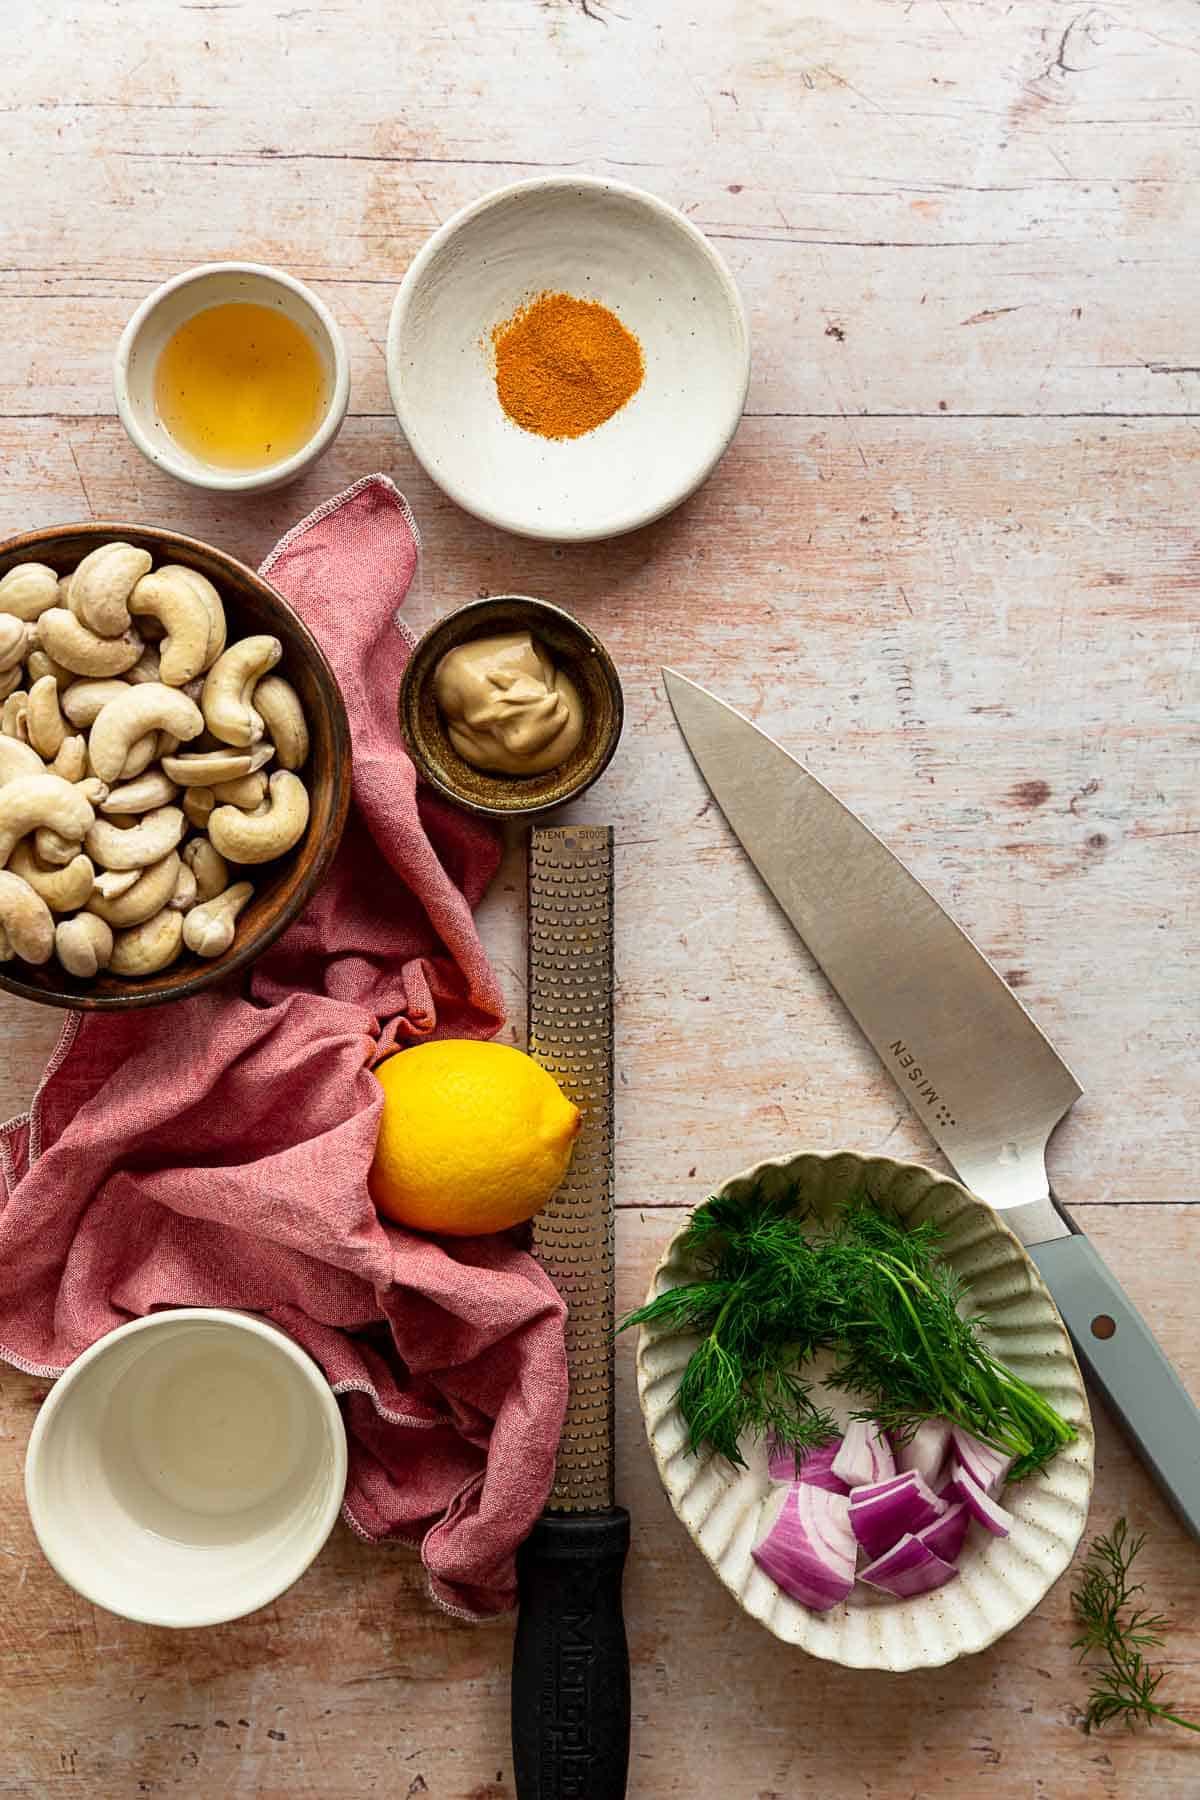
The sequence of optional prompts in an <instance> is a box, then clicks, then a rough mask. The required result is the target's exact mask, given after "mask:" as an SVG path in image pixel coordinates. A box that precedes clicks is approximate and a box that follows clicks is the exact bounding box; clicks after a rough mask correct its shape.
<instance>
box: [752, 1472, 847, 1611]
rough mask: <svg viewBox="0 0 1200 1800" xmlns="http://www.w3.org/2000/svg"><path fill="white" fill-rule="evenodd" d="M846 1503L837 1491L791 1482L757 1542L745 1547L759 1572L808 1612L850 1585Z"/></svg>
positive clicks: (833, 1602)
mask: <svg viewBox="0 0 1200 1800" xmlns="http://www.w3.org/2000/svg"><path fill="white" fill-rule="evenodd" d="M848 1509H849V1503H848V1501H846V1500H845V1499H844V1498H843V1497H842V1495H840V1494H831V1493H829V1492H827V1491H826V1490H825V1489H824V1488H814V1487H801V1486H800V1485H799V1483H797V1484H796V1485H795V1486H793V1487H791V1488H789V1490H788V1494H787V1498H786V1499H785V1501H784V1503H783V1507H782V1510H781V1511H780V1513H779V1516H778V1518H777V1519H776V1520H775V1523H774V1525H772V1527H771V1529H770V1531H769V1532H768V1533H767V1535H766V1537H765V1538H764V1539H763V1541H762V1543H761V1544H759V1545H758V1546H757V1547H756V1548H755V1549H754V1550H753V1551H751V1555H752V1556H753V1558H754V1560H755V1562H756V1563H757V1564H758V1566H759V1568H760V1569H761V1570H762V1571H763V1573H764V1574H765V1575H769V1576H770V1578H771V1580H772V1581H774V1582H775V1583H776V1584H777V1585H778V1586H779V1587H781V1588H782V1589H783V1591H784V1593H786V1594H790V1595H791V1596H792V1598H793V1599H794V1600H799V1601H800V1602H801V1604H802V1605H804V1606H807V1607H810V1608H811V1609H812V1610H813V1611H814V1612H828V1611H829V1610H830V1608H831V1607H834V1606H837V1605H838V1604H839V1602H841V1601H842V1600H844V1599H845V1598H846V1596H847V1594H848V1593H849V1592H850V1590H851V1588H852V1587H853V1586H854V1552H855V1543H854V1538H853V1536H852V1534H851V1532H850V1529H849V1526H848V1524H847V1522H846V1521H847V1513H848Z"/></svg>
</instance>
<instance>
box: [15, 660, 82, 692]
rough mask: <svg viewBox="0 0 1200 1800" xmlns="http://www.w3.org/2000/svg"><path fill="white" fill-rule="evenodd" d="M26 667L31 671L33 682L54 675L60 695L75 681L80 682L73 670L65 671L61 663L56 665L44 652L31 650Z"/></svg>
mask: <svg viewBox="0 0 1200 1800" xmlns="http://www.w3.org/2000/svg"><path fill="white" fill-rule="evenodd" d="M25 667H26V668H27V669H28V671H29V679H30V681H31V682H34V681H40V680H41V678H42V676H43V675H53V677H54V679H55V681H57V683H58V691H59V693H60V694H61V693H62V691H63V689H64V688H69V687H70V685H71V683H72V682H73V681H77V680H78V676H77V675H75V674H74V673H73V671H72V670H70V669H64V668H63V666H62V664H61V663H56V662H55V660H54V658H53V657H52V656H47V655H46V652H45V651H44V650H38V649H34V650H31V651H30V652H29V655H28V656H27V657H26V659H25Z"/></svg>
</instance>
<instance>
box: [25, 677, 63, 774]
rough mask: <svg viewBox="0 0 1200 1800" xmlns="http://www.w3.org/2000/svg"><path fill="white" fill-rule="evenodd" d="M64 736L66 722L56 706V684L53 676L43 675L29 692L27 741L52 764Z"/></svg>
mask: <svg viewBox="0 0 1200 1800" xmlns="http://www.w3.org/2000/svg"><path fill="white" fill-rule="evenodd" d="M66 735H67V727H66V722H65V720H64V719H63V716H62V709H61V708H60V706H59V704H58V683H57V682H56V681H55V679H54V677H53V675H43V676H42V678H41V680H40V681H35V682H34V684H33V686H32V687H31V688H30V690H29V741H30V743H31V744H32V745H33V747H34V749H35V750H36V751H37V753H38V755H39V756H41V757H44V758H45V760H46V761H47V762H53V760H54V758H55V757H56V756H57V755H58V753H59V751H60V750H61V749H62V747H63V739H64V738H65V737H66Z"/></svg>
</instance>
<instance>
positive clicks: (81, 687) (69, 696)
mask: <svg viewBox="0 0 1200 1800" xmlns="http://www.w3.org/2000/svg"><path fill="white" fill-rule="evenodd" d="M128 692H129V683H128V682H127V681H77V682H76V683H75V685H74V686H73V687H71V688H69V689H68V690H67V692H66V693H65V694H64V695H63V697H62V700H61V702H60V704H61V706H62V709H63V712H64V713H65V715H66V717H67V718H68V719H69V720H70V721H71V724H72V725H74V726H76V727H77V728H78V729H79V730H83V729H85V728H86V727H87V726H88V725H94V724H95V723H96V720H97V719H98V718H99V717H100V714H101V713H102V712H103V711H104V708H105V707H106V706H107V705H108V703H109V701H110V700H120V699H121V698H122V696H123V695H125V694H127V693H128Z"/></svg>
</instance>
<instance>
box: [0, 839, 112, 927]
mask: <svg viewBox="0 0 1200 1800" xmlns="http://www.w3.org/2000/svg"><path fill="white" fill-rule="evenodd" d="M8 866H9V868H10V869H11V870H12V872H13V874H14V875H19V876H20V877H21V880H22V881H27V882H28V883H29V885H30V887H31V888H32V889H33V891H34V893H35V894H40V895H41V897H42V899H43V900H44V901H45V902H46V905H47V906H48V907H49V908H50V911H51V912H58V913H62V912H77V911H78V910H79V908H80V907H81V906H86V905H87V903H88V901H89V900H90V899H91V897H92V888H93V887H94V886H95V881H96V871H95V870H94V869H93V867H92V865H91V861H90V859H89V858H88V857H86V856H74V857H72V858H71V861H70V862H69V863H68V864H67V865H66V867H65V868H63V869H46V868H43V867H42V866H41V864H40V863H39V862H38V860H37V857H36V856H35V855H34V853H33V850H32V849H31V848H30V845H29V842H28V839H26V841H25V842H24V843H21V844H18V845H17V847H16V849H15V850H14V851H13V853H12V855H11V856H10V857H9V859H8Z"/></svg>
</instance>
